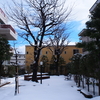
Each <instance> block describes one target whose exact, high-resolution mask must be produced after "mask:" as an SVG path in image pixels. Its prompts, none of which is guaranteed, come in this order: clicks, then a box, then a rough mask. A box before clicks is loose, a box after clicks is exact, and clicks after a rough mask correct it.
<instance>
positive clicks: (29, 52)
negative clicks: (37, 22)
mask: <svg viewBox="0 0 100 100" xmlns="http://www.w3.org/2000/svg"><path fill="white" fill-rule="evenodd" d="M25 49H26V50H25V51H26V57H25V59H26V66H30V65H31V64H32V63H33V62H34V58H33V57H34V47H32V46H28V45H27V46H26V47H25ZM51 49H52V51H53V50H54V49H53V47H51ZM75 53H82V48H77V47H75V45H69V46H67V47H65V50H64V51H63V52H62V54H61V57H62V58H64V60H65V62H66V64H67V63H68V62H70V60H69V59H70V58H71V57H72V56H73V55H74V54H75ZM53 54H54V51H53V53H52V52H51V50H50V49H49V48H48V47H46V48H43V49H42V50H41V53H40V59H41V58H42V56H43V55H45V56H47V58H48V60H49V63H50V61H51V58H52V56H53Z"/></svg>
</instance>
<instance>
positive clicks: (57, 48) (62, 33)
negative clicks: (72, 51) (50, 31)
mask: <svg viewBox="0 0 100 100" xmlns="http://www.w3.org/2000/svg"><path fill="white" fill-rule="evenodd" d="M68 37H69V33H68V32H67V29H66V28H65V27H59V30H58V31H57V33H56V34H54V36H52V37H50V38H49V39H50V46H49V47H48V48H49V49H50V50H51V52H52V54H53V55H54V56H55V60H54V61H55V66H56V74H58V73H59V72H58V67H59V60H60V58H61V54H62V53H63V51H64V50H65V49H66V47H67V46H68V43H69V40H68Z"/></svg>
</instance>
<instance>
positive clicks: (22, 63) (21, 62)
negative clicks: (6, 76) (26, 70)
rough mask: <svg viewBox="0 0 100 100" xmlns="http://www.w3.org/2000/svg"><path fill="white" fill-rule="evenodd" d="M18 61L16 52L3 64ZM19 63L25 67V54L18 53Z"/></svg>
mask: <svg viewBox="0 0 100 100" xmlns="http://www.w3.org/2000/svg"><path fill="white" fill-rule="evenodd" d="M15 63H16V54H14V55H13V56H12V57H11V59H10V60H9V61H5V62H4V63H3V65H13V64H15ZM17 64H18V65H19V66H20V67H25V54H17Z"/></svg>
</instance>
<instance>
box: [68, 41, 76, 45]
mask: <svg viewBox="0 0 100 100" xmlns="http://www.w3.org/2000/svg"><path fill="white" fill-rule="evenodd" d="M68 45H76V42H70V43H69V44H68Z"/></svg>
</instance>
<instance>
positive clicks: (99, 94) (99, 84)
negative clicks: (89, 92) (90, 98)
mask: <svg viewBox="0 0 100 100" xmlns="http://www.w3.org/2000/svg"><path fill="white" fill-rule="evenodd" d="M98 88H99V96H100V78H99V87H98Z"/></svg>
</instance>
